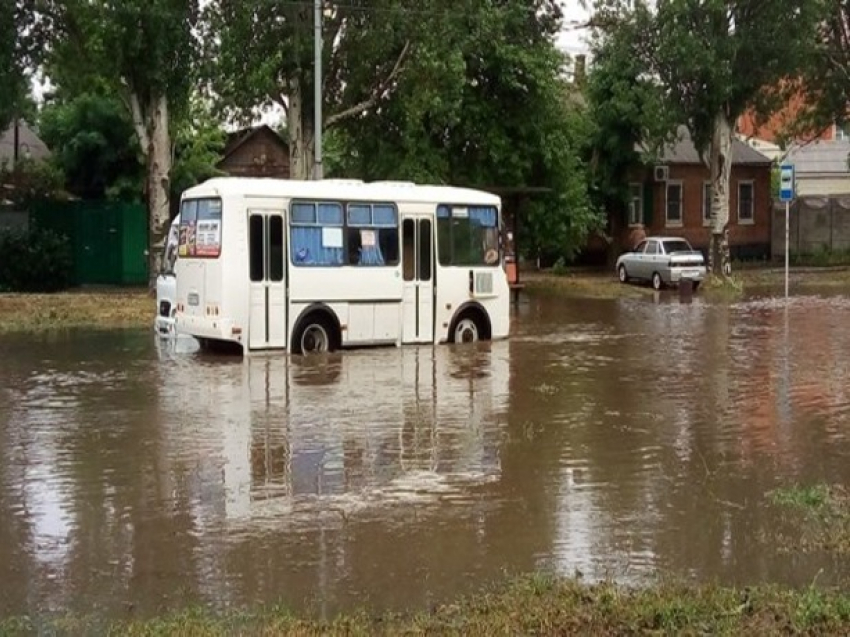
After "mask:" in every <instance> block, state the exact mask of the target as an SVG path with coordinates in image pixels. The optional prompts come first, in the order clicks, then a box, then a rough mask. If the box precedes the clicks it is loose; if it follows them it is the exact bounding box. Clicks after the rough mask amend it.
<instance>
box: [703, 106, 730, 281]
mask: <svg viewBox="0 0 850 637" xmlns="http://www.w3.org/2000/svg"><path fill="white" fill-rule="evenodd" d="M731 174H732V126H731V124H730V122H729V117H728V116H727V114H726V113H725V112H724V111H723V110H721V111H719V112H718V113H717V115H715V117H714V133H713V135H712V140H711V243H710V246H709V252H708V268H709V271H710V272H711V273H712V274H715V275H723V276H729V275H730V274H732V260H731V259H730V257H729V179H730V177H731Z"/></svg>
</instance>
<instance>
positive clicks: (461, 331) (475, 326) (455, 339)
mask: <svg viewBox="0 0 850 637" xmlns="http://www.w3.org/2000/svg"><path fill="white" fill-rule="evenodd" d="M481 340H490V321H489V320H488V318H487V313H486V312H485V311H484V309H483V308H482V307H481V306H480V305H477V304H473V305H469V306H467V307H465V308H464V307H462V308H461V309H460V311H458V313H457V316H456V317H455V319H454V321H452V325H451V329H450V330H449V342H450V343H475V342H477V341H481Z"/></svg>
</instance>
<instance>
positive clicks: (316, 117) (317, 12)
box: [313, 0, 323, 180]
mask: <svg viewBox="0 0 850 637" xmlns="http://www.w3.org/2000/svg"><path fill="white" fill-rule="evenodd" d="M313 23H314V24H313V28H314V33H313V45H314V47H313V48H314V49H315V51H314V53H315V60H314V63H313V71H314V75H315V77H314V78H313V79H314V82H313V83H314V85H315V86H314V94H313V102H314V105H313V135H314V137H313V140H314V142H315V144H314V146H315V152H316V160H315V164H316V165H315V168H314V169H313V179H319V180H320V179H322V178H323V174H322V172H323V171H322V0H313Z"/></svg>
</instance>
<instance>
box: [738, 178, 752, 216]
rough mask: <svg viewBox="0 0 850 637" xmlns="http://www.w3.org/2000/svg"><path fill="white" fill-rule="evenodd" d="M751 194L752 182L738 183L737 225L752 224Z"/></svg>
mask: <svg viewBox="0 0 850 637" xmlns="http://www.w3.org/2000/svg"><path fill="white" fill-rule="evenodd" d="M753 193H754V187H753V182H752V181H739V182H738V223H753V221H754V219H753V209H754V204H753Z"/></svg>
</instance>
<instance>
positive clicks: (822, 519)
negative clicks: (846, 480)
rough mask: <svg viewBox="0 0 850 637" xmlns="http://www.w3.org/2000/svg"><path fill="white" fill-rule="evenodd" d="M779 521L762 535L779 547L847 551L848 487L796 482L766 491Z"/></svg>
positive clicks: (849, 536)
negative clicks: (799, 483) (775, 509)
mask: <svg viewBox="0 0 850 637" xmlns="http://www.w3.org/2000/svg"><path fill="white" fill-rule="evenodd" d="M768 499H769V501H770V503H771V504H772V505H773V506H774V507H776V508H777V509H779V512H780V524H779V525H777V527H776V528H774V529H772V531H771V532H770V534H769V535H765V539H766V540H768V541H770V542H772V543H774V544H775V545H776V546H777V547H778V548H779V550H780V551H782V552H784V553H790V552H793V551H802V552H812V551H824V552H829V553H831V554H833V555H841V556H846V555H850V491H848V490H847V488H846V487H844V486H842V485H825V484H816V485H811V486H800V485H795V486H793V487H788V488H782V489H776V490H775V491H771V492H770V493H769V494H768Z"/></svg>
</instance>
